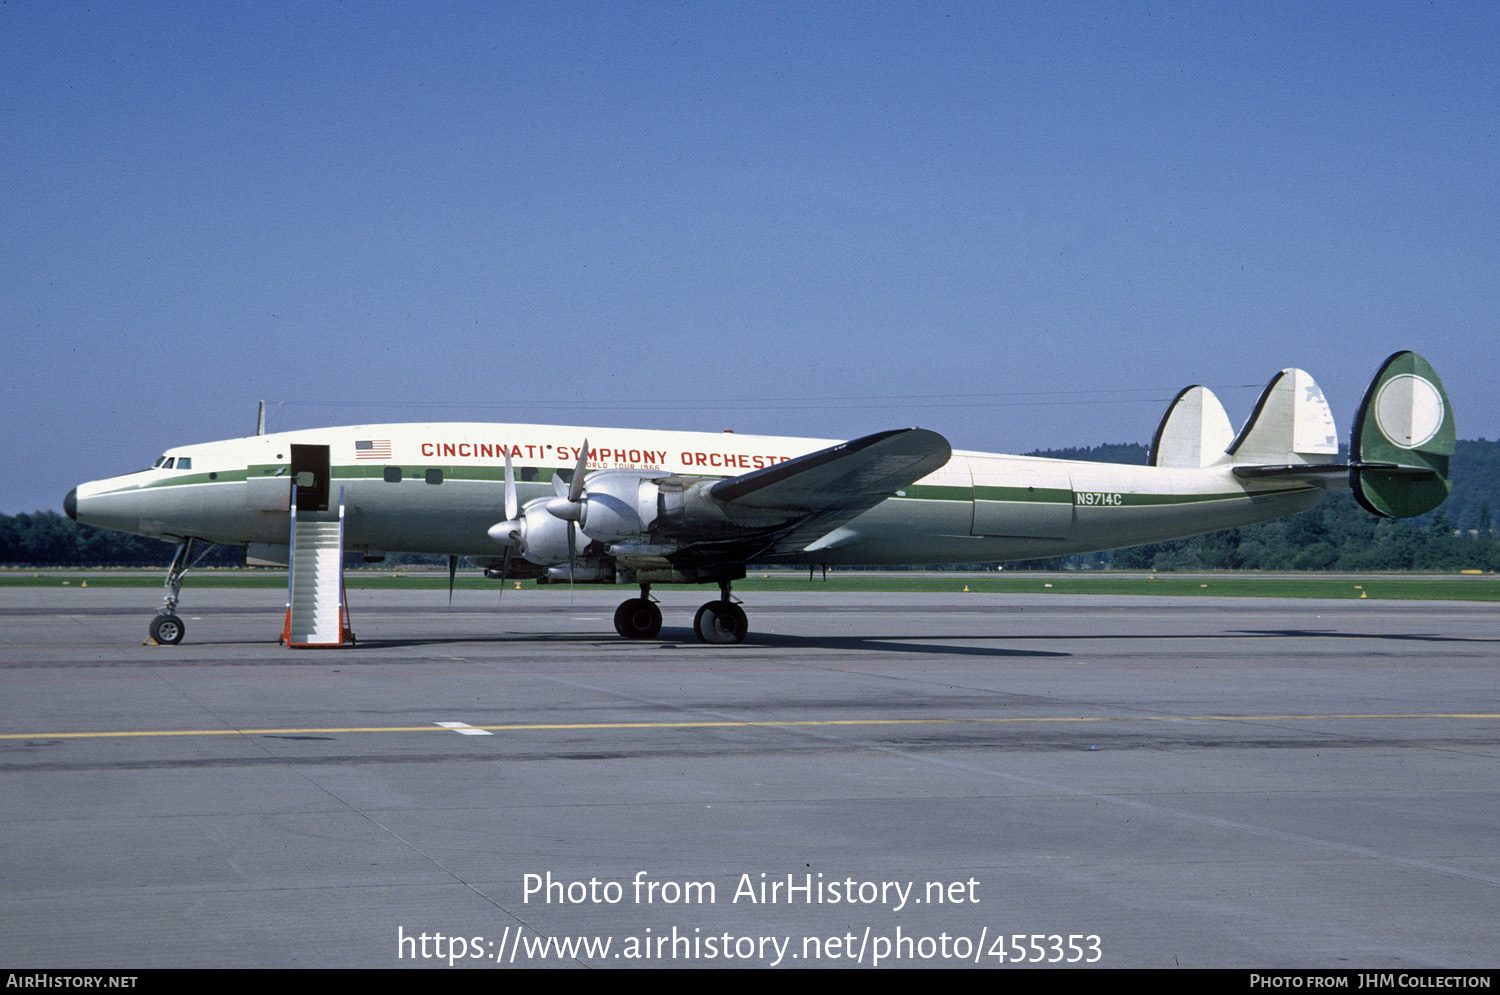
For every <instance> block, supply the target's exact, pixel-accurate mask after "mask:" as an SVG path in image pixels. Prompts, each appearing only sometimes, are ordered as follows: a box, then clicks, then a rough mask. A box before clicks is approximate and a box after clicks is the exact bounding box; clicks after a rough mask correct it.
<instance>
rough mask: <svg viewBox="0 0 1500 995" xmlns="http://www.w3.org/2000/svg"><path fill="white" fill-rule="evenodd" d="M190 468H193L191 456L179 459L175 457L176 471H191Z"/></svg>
mask: <svg viewBox="0 0 1500 995" xmlns="http://www.w3.org/2000/svg"><path fill="white" fill-rule="evenodd" d="M192 468H193V458H192V457H191V456H179V457H177V469H179V470H191V469H192Z"/></svg>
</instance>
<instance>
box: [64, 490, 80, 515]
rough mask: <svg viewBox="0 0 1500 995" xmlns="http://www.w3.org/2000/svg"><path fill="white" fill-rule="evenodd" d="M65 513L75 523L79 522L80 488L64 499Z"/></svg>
mask: <svg viewBox="0 0 1500 995" xmlns="http://www.w3.org/2000/svg"><path fill="white" fill-rule="evenodd" d="M63 513H64V514H66V515H67V516H68V517H69V518H71V519H73V521H75V522H76V521H78V488H76V487H75V488H73V489H72V490H71V491H69V492H68V496H67V497H65V498H63Z"/></svg>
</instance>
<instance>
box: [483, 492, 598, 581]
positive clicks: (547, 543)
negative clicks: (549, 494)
mask: <svg viewBox="0 0 1500 995" xmlns="http://www.w3.org/2000/svg"><path fill="white" fill-rule="evenodd" d="M571 527H573V523H572V522H566V521H563V520H562V519H561V518H558V517H556V516H555V515H553V514H552V513H551V512H549V511H548V510H547V499H545V498H537V499H536V500H535V501H528V502H527V503H526V507H525V508H523V509H521V515H520V517H519V518H517V519H515V520H514V521H507V522H497V523H496V524H495V525H494V526H492V527H491V528H490V537H491V538H493V539H494V540H495V541H496V542H498V543H500V544H501V545H504V546H510V547H511V548H512V549H515V550H518V551H519V552H520V554H521V558H522V559H525V560H530V561H531V562H532V563H536V564H539V565H541V566H548V565H550V564H553V563H567V562H568V529H569V528H571ZM574 538H575V539H576V541H577V547H578V548H579V549H582V548H583V547H584V546H585V545H587V544H588V540H587V539H586V538H584V537H583V536H581V535H578V534H577V533H574Z"/></svg>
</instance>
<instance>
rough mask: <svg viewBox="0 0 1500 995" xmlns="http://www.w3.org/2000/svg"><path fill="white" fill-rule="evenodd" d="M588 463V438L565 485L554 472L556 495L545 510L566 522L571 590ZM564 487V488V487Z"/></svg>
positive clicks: (569, 586)
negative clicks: (584, 479) (584, 480)
mask: <svg viewBox="0 0 1500 995" xmlns="http://www.w3.org/2000/svg"><path fill="white" fill-rule="evenodd" d="M588 465H589V440H588V439H584V440H583V448H582V449H580V450H578V465H577V466H576V467H574V468H573V479H572V480H571V481H569V482H568V483H567V484H566V485H564V483H563V479H562V477H560V476H558V475H556V474H554V475H553V477H552V490H553V491H554V492H555V493H556V494H557V497H555V498H553V499H551V500H550V501H548V502H547V511H548V513H549V514H551V515H552V516H553V517H554V518H561V519H562V520H563V521H565V522H567V523H568V590H569V591H570V592H571V591H572V590H573V586H574V585H573V571H574V568H575V566H576V565H577V559H578V539H577V537H576V532H577V528H578V520H579V519H580V518H582V517H583V475H584V472H585V471H586V470H587V469H588ZM565 488H566V489H565Z"/></svg>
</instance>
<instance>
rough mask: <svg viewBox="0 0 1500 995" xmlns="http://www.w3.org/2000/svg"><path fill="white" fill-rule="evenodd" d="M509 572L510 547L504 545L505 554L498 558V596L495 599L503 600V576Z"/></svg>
mask: <svg viewBox="0 0 1500 995" xmlns="http://www.w3.org/2000/svg"><path fill="white" fill-rule="evenodd" d="M509 573H510V547H509V546H506V547H505V555H504V556H502V557H501V558H500V596H499V597H497V598H496V599H495V600H496V601H504V600H505V578H506V575H508V574H509Z"/></svg>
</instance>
